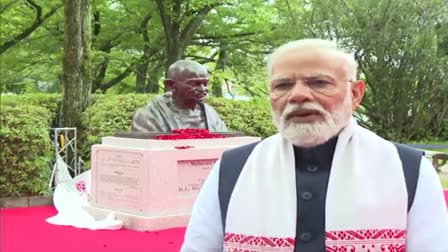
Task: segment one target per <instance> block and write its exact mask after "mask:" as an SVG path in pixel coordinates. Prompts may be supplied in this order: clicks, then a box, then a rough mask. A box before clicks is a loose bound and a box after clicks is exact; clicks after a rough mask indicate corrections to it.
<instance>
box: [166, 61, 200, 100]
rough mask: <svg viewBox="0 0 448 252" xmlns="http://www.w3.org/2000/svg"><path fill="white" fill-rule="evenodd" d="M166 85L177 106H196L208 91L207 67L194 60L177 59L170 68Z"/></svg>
mask: <svg viewBox="0 0 448 252" xmlns="http://www.w3.org/2000/svg"><path fill="white" fill-rule="evenodd" d="M165 85H166V87H167V88H168V89H169V90H171V91H172V92H173V99H174V102H175V104H176V105H177V106H180V107H182V108H194V106H196V105H197V104H199V103H202V102H203V101H204V99H205V97H206V96H207V93H208V87H207V86H208V72H207V68H206V67H205V66H203V65H201V64H199V63H197V62H195V61H192V60H179V61H176V62H175V63H173V64H172V65H171V66H170V67H169V68H168V72H167V77H166V79H165Z"/></svg>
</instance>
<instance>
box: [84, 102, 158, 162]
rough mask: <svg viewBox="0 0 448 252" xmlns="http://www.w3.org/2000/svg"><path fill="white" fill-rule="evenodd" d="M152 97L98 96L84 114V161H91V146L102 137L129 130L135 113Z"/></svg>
mask: <svg viewBox="0 0 448 252" xmlns="http://www.w3.org/2000/svg"><path fill="white" fill-rule="evenodd" d="M152 97H153V96H152V95H143V94H128V95H105V96H97V99H96V101H95V103H94V104H92V105H91V106H90V107H89V108H87V109H86V111H84V113H83V115H82V127H83V129H82V132H80V140H81V141H80V143H79V144H78V146H79V148H80V153H82V157H83V159H84V161H89V157H90V146H91V145H92V144H96V143H100V142H101V138H102V137H104V136H111V135H114V134H115V133H118V132H120V131H128V130H129V129H130V127H131V123H132V115H133V113H134V112H135V111H136V110H137V109H138V108H140V107H143V106H144V105H145V104H146V103H148V102H149V101H150V100H151V99H152Z"/></svg>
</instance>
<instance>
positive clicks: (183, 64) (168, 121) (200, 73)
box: [132, 60, 227, 132]
mask: <svg viewBox="0 0 448 252" xmlns="http://www.w3.org/2000/svg"><path fill="white" fill-rule="evenodd" d="M164 83H165V86H166V87H167V88H168V89H169V91H168V92H166V93H165V94H163V95H161V96H158V97H156V98H155V99H154V100H153V101H151V102H150V103H149V104H148V105H146V106H145V107H143V108H141V109H139V110H138V111H137V112H136V113H135V114H134V116H133V120H132V131H134V132H170V131H171V130H174V129H182V128H206V129H208V130H209V131H212V132H225V131H227V127H226V124H225V123H224V122H223V121H222V120H221V119H220V118H219V115H218V113H217V112H216V111H215V110H214V109H213V108H212V107H210V106H209V105H207V104H205V103H204V100H205V97H206V96H207V93H208V88H207V85H208V72H207V69H206V68H205V67H204V66H203V65H201V64H199V63H197V62H195V61H191V60H179V61H177V62H175V63H173V64H172V65H171V66H170V67H169V68H168V72H167V78H166V79H165V81H164Z"/></svg>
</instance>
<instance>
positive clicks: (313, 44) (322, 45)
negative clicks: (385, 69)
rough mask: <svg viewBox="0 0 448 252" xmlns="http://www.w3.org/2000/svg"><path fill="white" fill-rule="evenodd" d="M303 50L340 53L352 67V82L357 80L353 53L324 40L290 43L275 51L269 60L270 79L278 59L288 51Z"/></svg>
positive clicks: (304, 40) (356, 66)
mask: <svg viewBox="0 0 448 252" xmlns="http://www.w3.org/2000/svg"><path fill="white" fill-rule="evenodd" d="M303 48H319V49H327V50H332V51H335V52H338V53H340V54H341V56H342V57H344V58H345V59H346V60H347V62H348V63H349V64H350V65H351V66H350V67H351V68H352V71H351V73H350V78H352V80H353V81H354V80H356V79H357V68H358V64H357V63H356V60H355V57H354V55H353V54H351V53H347V52H346V51H345V50H344V49H343V48H341V47H339V46H338V45H337V43H336V42H333V41H329V40H324V39H300V40H295V41H291V42H288V43H286V44H284V45H282V46H280V47H279V48H277V49H275V50H274V51H273V52H272V53H271V54H270V55H269V58H268V62H267V71H268V76H269V78H270V77H271V74H272V67H273V64H274V62H275V61H276V60H277V59H278V57H279V56H280V55H281V54H283V53H285V52H288V51H294V50H298V49H303Z"/></svg>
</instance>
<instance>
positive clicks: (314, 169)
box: [306, 165, 319, 172]
mask: <svg viewBox="0 0 448 252" xmlns="http://www.w3.org/2000/svg"><path fill="white" fill-rule="evenodd" d="M306 170H307V171H309V172H317V170H319V167H317V165H308V166H307V167H306Z"/></svg>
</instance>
